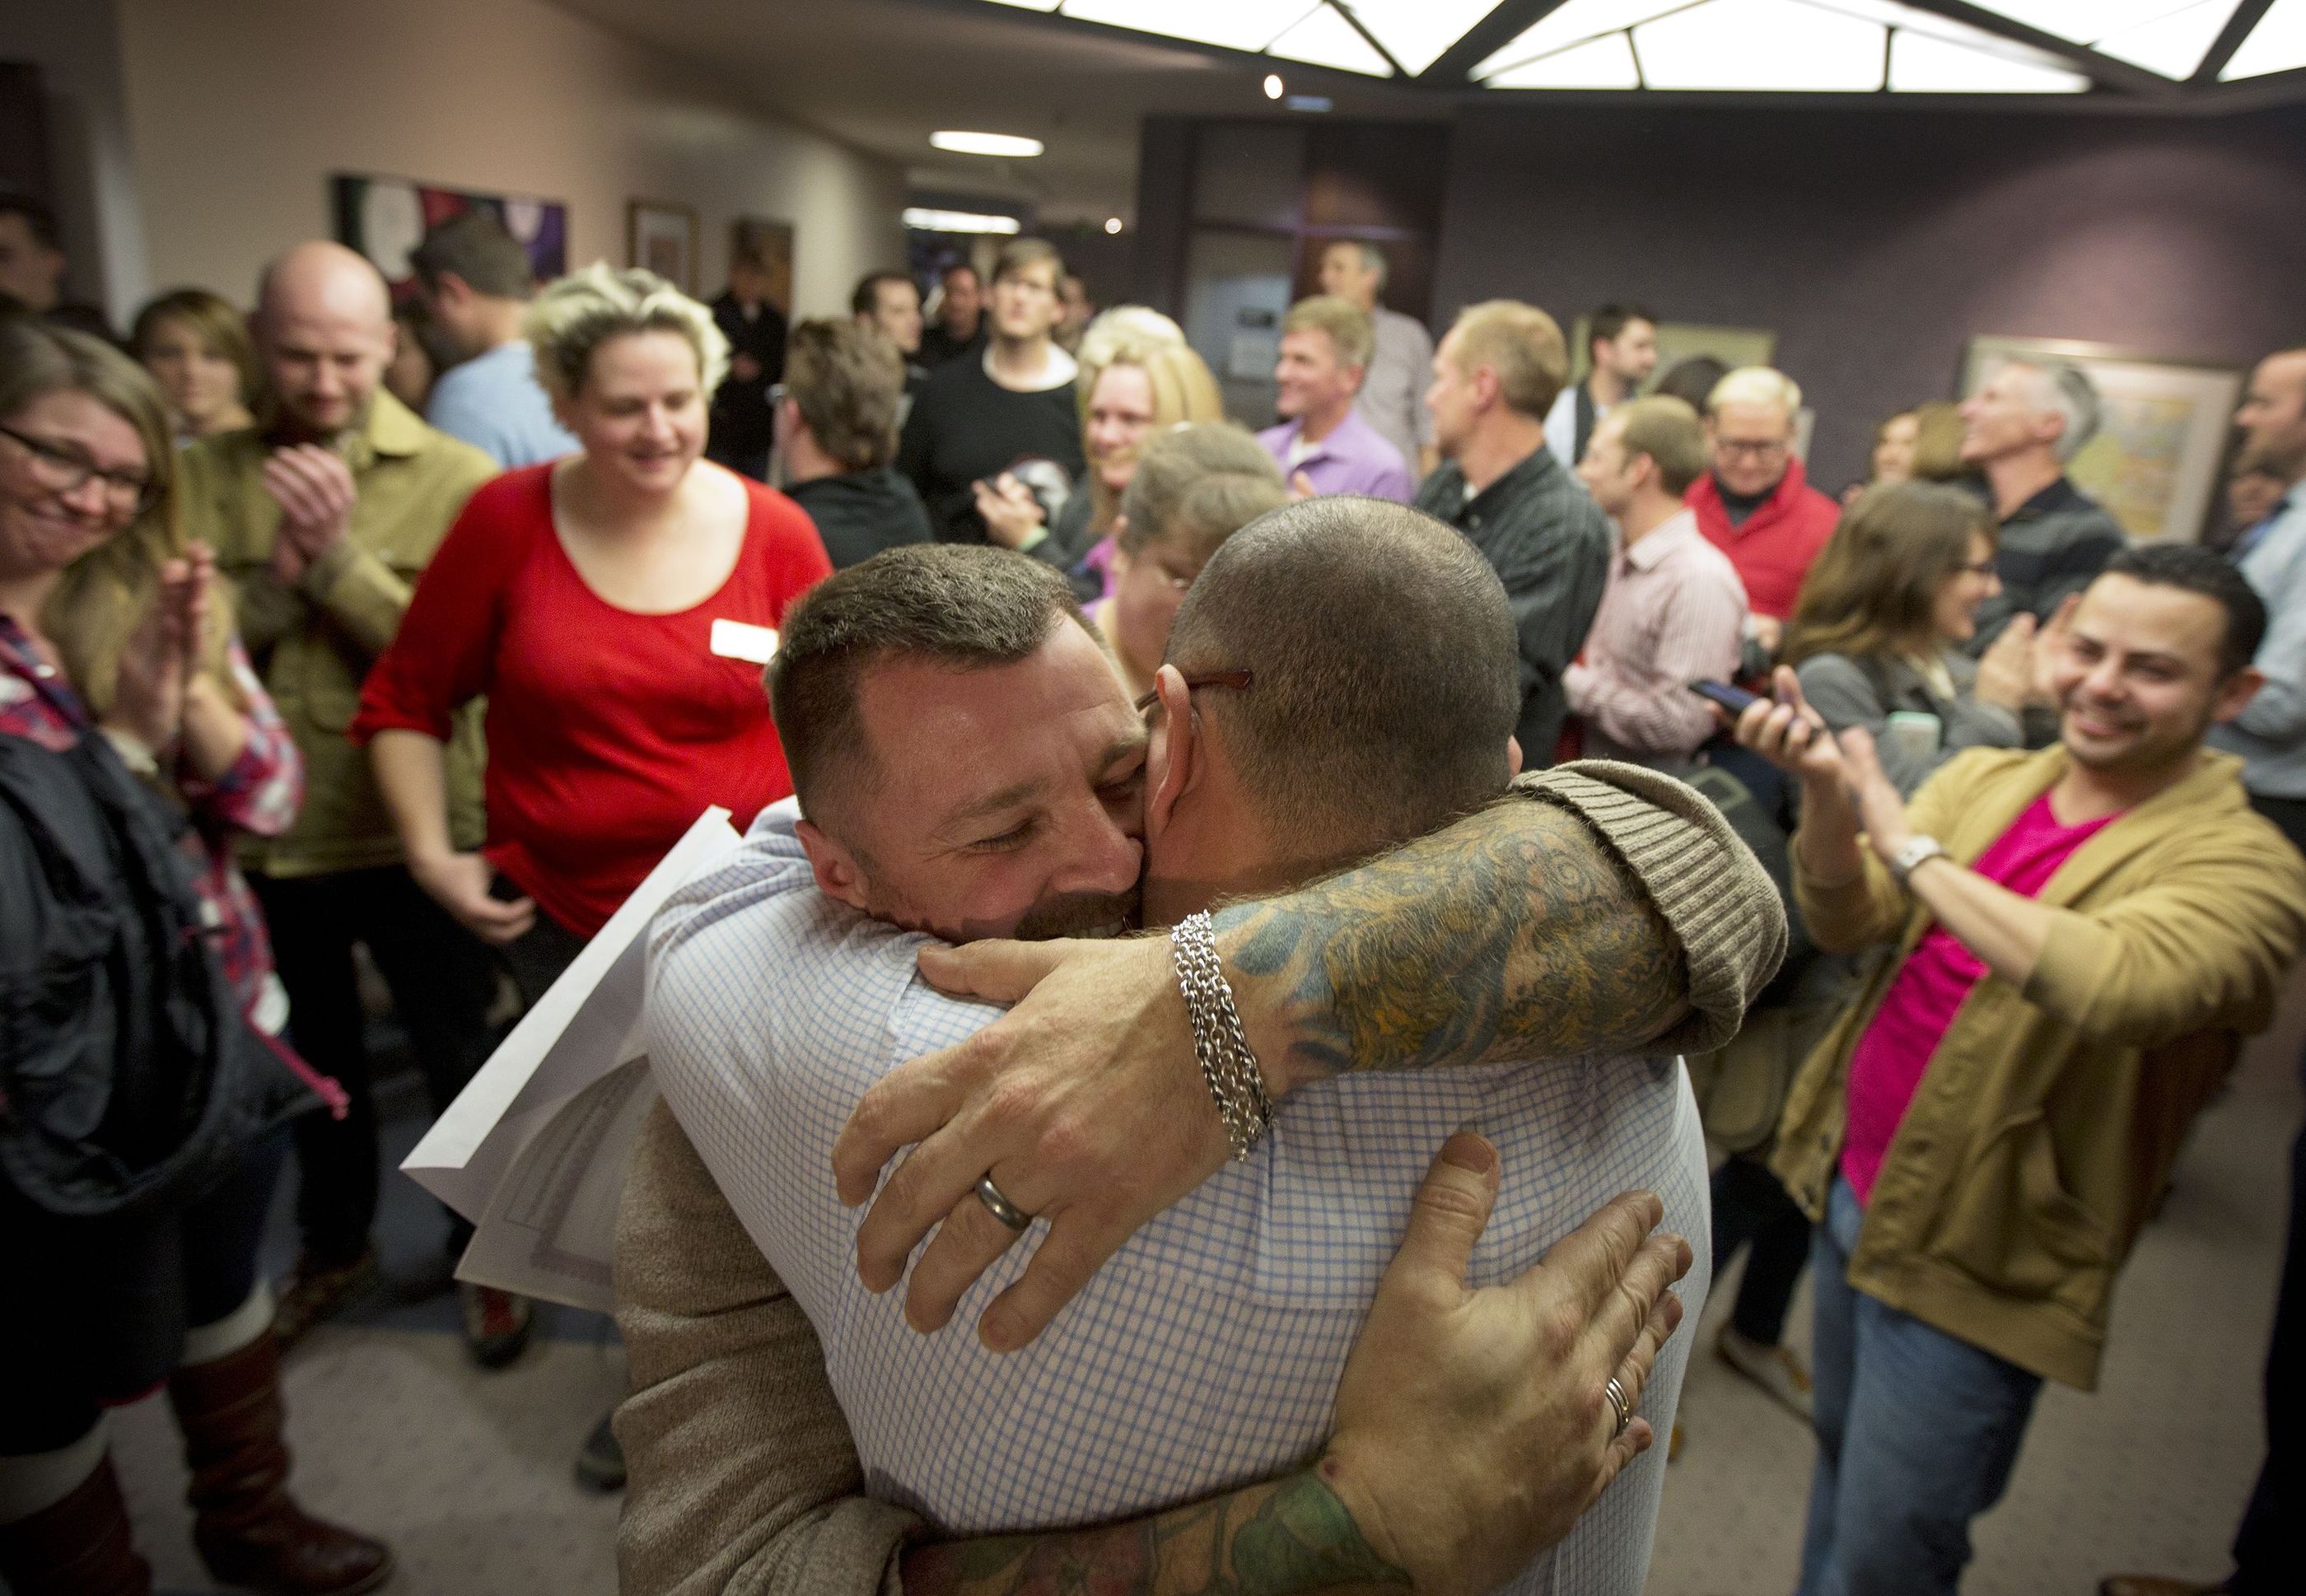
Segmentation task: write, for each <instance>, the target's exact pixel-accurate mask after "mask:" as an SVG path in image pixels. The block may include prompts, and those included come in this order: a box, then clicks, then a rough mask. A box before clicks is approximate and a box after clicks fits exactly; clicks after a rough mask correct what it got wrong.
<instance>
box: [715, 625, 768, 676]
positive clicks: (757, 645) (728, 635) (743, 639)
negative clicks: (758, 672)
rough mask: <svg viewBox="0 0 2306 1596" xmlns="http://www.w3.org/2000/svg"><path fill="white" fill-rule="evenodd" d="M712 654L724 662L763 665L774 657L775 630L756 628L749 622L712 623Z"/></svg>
mask: <svg viewBox="0 0 2306 1596" xmlns="http://www.w3.org/2000/svg"><path fill="white" fill-rule="evenodd" d="M776 652H777V630H776V628H775V627H756V626H754V625H753V624H752V623H751V622H749V621H742V620H716V621H714V622H713V653H716V654H719V655H720V656H721V657H722V659H724V660H743V661H746V662H747V664H753V665H765V664H767V663H768V662H769V661H771V660H772V659H773V658H775V657H776Z"/></svg>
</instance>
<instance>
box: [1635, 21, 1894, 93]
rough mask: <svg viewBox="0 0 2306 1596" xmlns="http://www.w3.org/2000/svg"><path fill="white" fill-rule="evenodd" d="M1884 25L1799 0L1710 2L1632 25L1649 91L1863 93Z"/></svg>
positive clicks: (1877, 65) (1872, 83)
mask: <svg viewBox="0 0 2306 1596" xmlns="http://www.w3.org/2000/svg"><path fill="white" fill-rule="evenodd" d="M1887 41H1888V30H1887V29H1885V28H1883V26H1882V25H1881V24H1880V23H1878V22H1865V21H1858V19H1857V18H1855V17H1851V16H1846V15H1842V14H1840V13H1832V12H1827V11H1822V10H1820V9H1818V8H1817V7H1816V6H1814V5H1805V4H1802V3H1801V0H1709V3H1708V4H1704V5H1700V6H1697V7H1695V9H1693V10H1689V11H1685V12H1678V13H1675V14H1674V15H1672V16H1670V17H1663V18H1661V19H1659V20H1658V21H1654V22H1645V23H1644V24H1643V25H1642V26H1640V27H1638V28H1636V29H1635V30H1634V48H1635V50H1636V52H1637V53H1638V54H1639V55H1640V56H1641V63H1642V79H1643V81H1644V82H1646V83H1647V84H1648V85H1649V86H1650V87H1651V88H1653V89H1693V90H1703V89H1732V90H1793V91H1802V92H1806V91H1826V92H1831V91H1835V90H1840V91H1841V92H1845V93H1858V94H1863V93H1867V92H1870V91H1872V90H1877V89H1880V88H1881V87H1882V81H1883V62H1884V58H1885V56H1886V55H1887V53H1888V52H1887Z"/></svg>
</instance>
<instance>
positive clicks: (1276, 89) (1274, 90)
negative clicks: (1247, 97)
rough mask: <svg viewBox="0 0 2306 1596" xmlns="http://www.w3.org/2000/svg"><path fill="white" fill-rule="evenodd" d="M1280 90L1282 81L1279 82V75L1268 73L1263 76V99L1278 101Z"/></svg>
mask: <svg viewBox="0 0 2306 1596" xmlns="http://www.w3.org/2000/svg"><path fill="white" fill-rule="evenodd" d="M1282 88H1283V84H1282V81H1281V74H1280V73H1277V72H1269V73H1266V74H1265V98H1268V99H1279V98H1281V90H1282Z"/></svg>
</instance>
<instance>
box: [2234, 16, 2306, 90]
mask: <svg viewBox="0 0 2306 1596" xmlns="http://www.w3.org/2000/svg"><path fill="white" fill-rule="evenodd" d="M2301 66H2306V0H2274V8H2273V9H2272V10H2271V11H2269V12H2268V13H2266V14H2265V15H2264V16H2262V17H2260V18H2259V21H2258V26H2257V27H2255V28H2253V29H2251V30H2250V37H2249V38H2245V39H2243V40H2242V48H2240V49H2239V50H2236V51H2235V52H2234V53H2233V60H2231V61H2229V62H2227V63H2226V65H2225V71H2224V72H2222V73H2219V74H2218V76H2220V77H2222V78H2224V79H2225V80H2227V81H2229V82H2231V81H2233V80H2234V79H2236V78H2262V77H2264V76H2265V75H2266V74H2267V73H2270V72H2290V71H2293V70H2294V69H2295V68H2298V67H2301Z"/></svg>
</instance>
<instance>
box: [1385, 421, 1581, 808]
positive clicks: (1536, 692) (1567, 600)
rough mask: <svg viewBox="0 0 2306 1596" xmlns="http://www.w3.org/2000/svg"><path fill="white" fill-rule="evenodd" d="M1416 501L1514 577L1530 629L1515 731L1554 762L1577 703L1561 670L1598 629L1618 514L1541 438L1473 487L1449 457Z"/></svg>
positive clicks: (1542, 760) (1532, 760)
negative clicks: (1469, 489) (1570, 701)
mask: <svg viewBox="0 0 2306 1596" xmlns="http://www.w3.org/2000/svg"><path fill="white" fill-rule="evenodd" d="M1417 508H1419V509H1421V510H1423V511H1424V512H1425V513H1426V514H1427V515H1429V516H1436V517H1438V518H1439V519H1440V520H1443V521H1447V522H1448V523H1449V525H1452V526H1454V527H1456V529H1457V530H1458V531H1460V532H1462V533H1465V535H1466V537H1468V538H1470V539H1471V540H1473V547H1475V548H1476V549H1479V550H1481V551H1482V555H1483V557H1484V558H1486V559H1488V560H1489V562H1490V567H1491V568H1493V569H1495V570H1496V572H1497V574H1498V577H1499V580H1500V581H1502V582H1503V583H1504V584H1505V585H1506V599H1507V602H1508V603H1510V604H1511V605H1512V606H1513V618H1514V630H1515V632H1516V634H1517V635H1518V636H1519V637H1520V639H1521V721H1520V724H1519V725H1517V726H1516V728H1515V729H1514V735H1515V736H1516V738H1519V739H1520V740H1521V756H1522V762H1523V764H1524V766H1525V768H1526V769H1529V770H1538V769H1541V768H1542V767H1543V766H1545V765H1549V764H1552V763H1553V750H1554V746H1555V745H1556V744H1558V743H1559V742H1560V740H1561V722H1562V720H1563V718H1564V717H1565V716H1566V715H1567V713H1568V705H1567V703H1566V701H1565V700H1564V699H1563V697H1562V689H1561V673H1562V671H1563V670H1567V668H1568V665H1569V661H1571V660H1573V659H1575V658H1576V656H1577V650H1578V647H1579V646H1580V645H1581V644H1584V641H1585V634H1586V633H1587V632H1589V631H1591V630H1592V629H1593V614H1594V611H1595V610H1599V609H1600V608H1601V589H1602V587H1603V586H1604V585H1606V584H1607V583H1608V581H1609V579H1610V518H1609V517H1608V516H1605V515H1603V514H1602V513H1601V507H1600V506H1599V505H1597V504H1595V503H1594V502H1593V499H1592V497H1591V496H1590V495H1588V494H1587V493H1586V491H1585V489H1584V484H1582V483H1581V482H1578V481H1577V479H1576V477H1573V476H1571V475H1570V474H1568V473H1567V471H1564V470H1563V469H1562V468H1561V464H1560V462H1559V461H1558V460H1556V459H1555V458H1554V457H1553V451H1552V450H1550V449H1549V448H1546V447H1545V446H1544V445H1543V444H1542V443H1541V444H1539V445H1538V446H1537V448H1534V449H1533V450H1531V451H1530V452H1529V454H1528V455H1527V456H1525V457H1524V458H1523V459H1522V460H1521V461H1520V462H1519V463H1518V464H1516V465H1515V466H1514V467H1513V469H1512V470H1510V471H1508V472H1507V473H1506V474H1504V475H1503V476H1501V477H1499V478H1498V480H1497V481H1495V482H1491V483H1490V485H1489V486H1488V487H1486V488H1484V489H1482V491H1480V492H1479V493H1475V494H1473V495H1471V496H1470V497H1469V496H1468V495H1467V493H1466V491H1465V473H1464V472H1462V471H1460V470H1459V469H1458V468H1457V463H1456V461H1454V460H1445V461H1443V462H1442V464H1441V466H1440V468H1439V470H1437V471H1436V472H1434V474H1432V475H1431V476H1429V477H1427V478H1426V479H1425V486H1424V487H1422V489H1420V490H1419V491H1418V494H1417Z"/></svg>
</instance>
